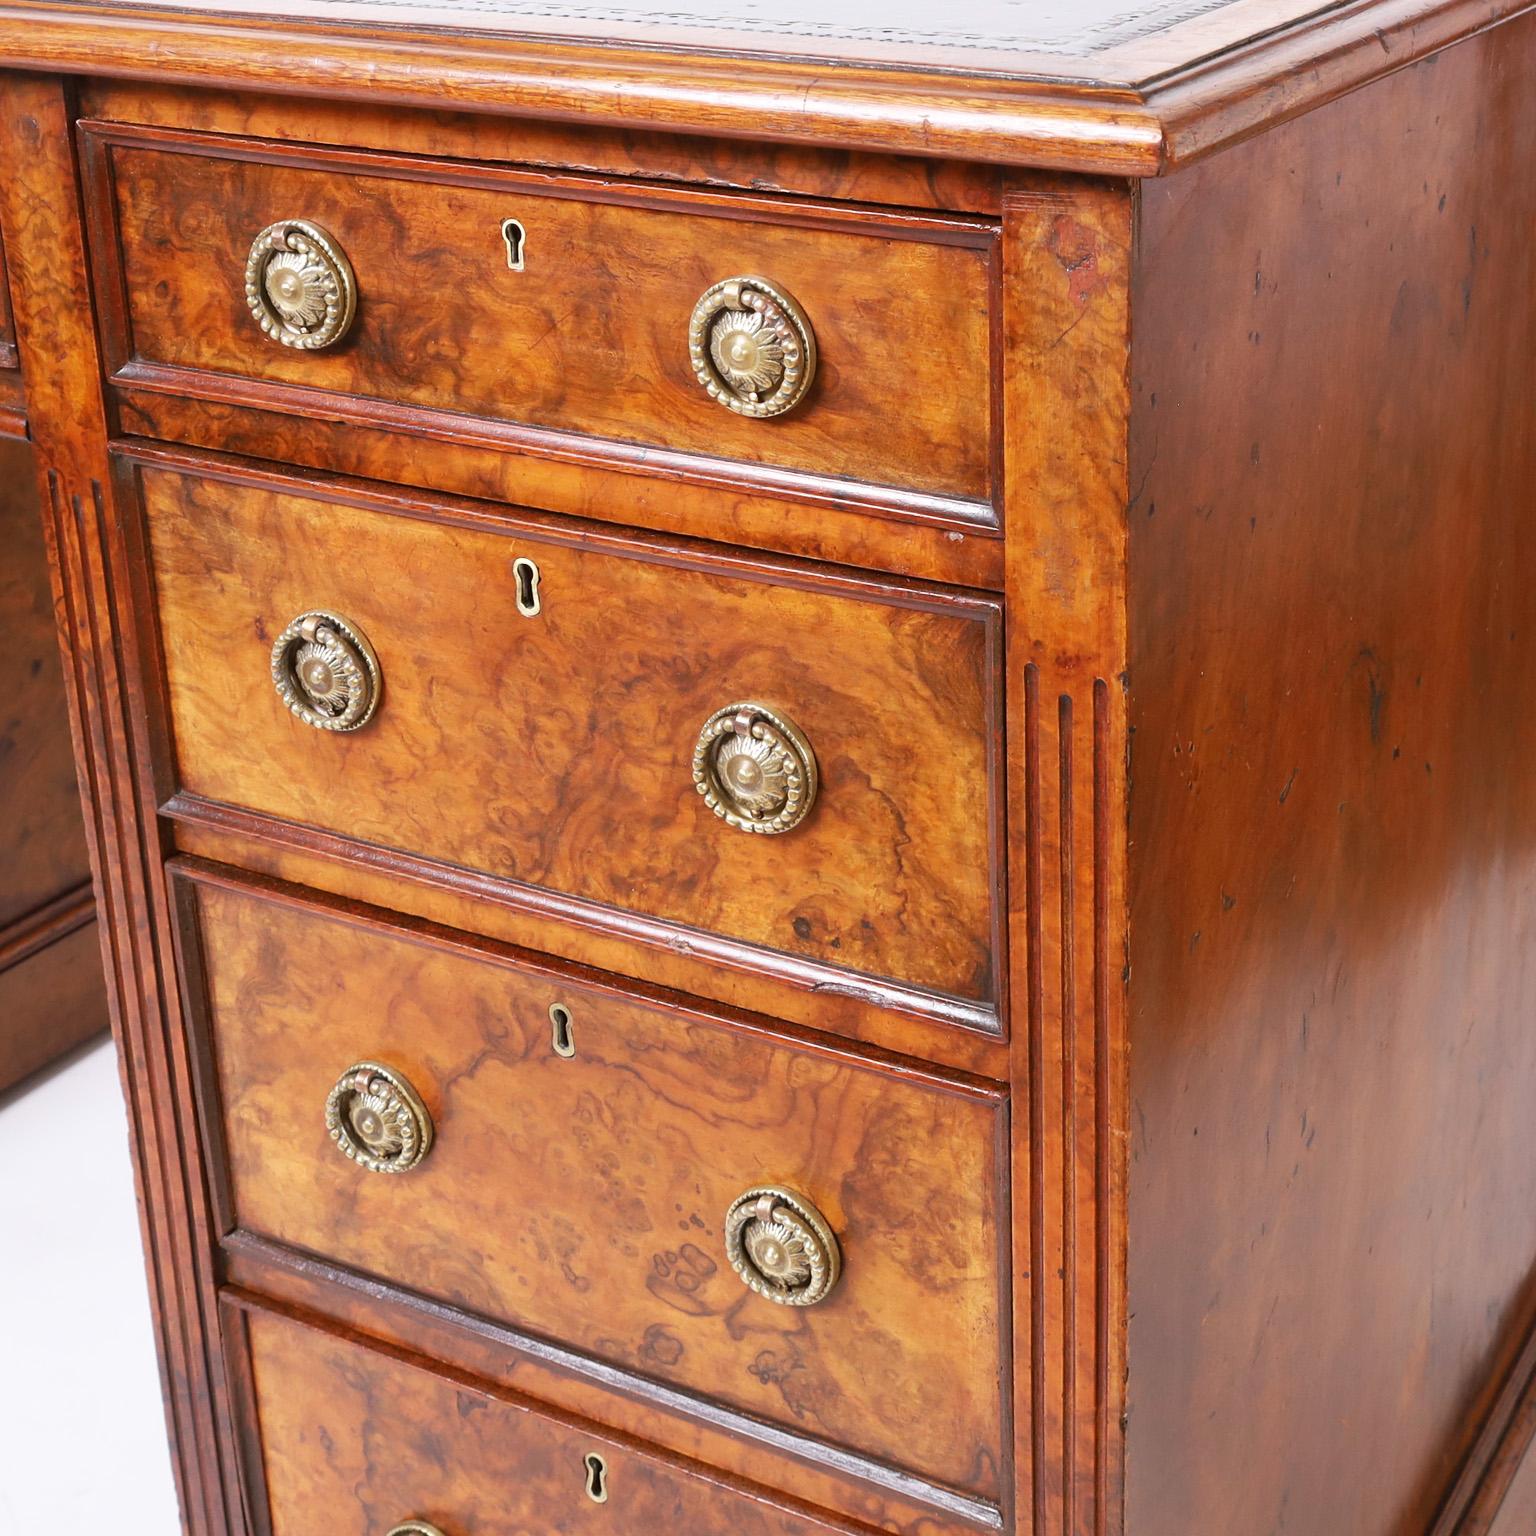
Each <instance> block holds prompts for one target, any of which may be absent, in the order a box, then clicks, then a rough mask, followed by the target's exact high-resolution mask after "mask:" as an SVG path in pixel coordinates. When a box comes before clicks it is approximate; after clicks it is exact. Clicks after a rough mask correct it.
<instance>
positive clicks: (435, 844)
mask: <svg viewBox="0 0 1536 1536" xmlns="http://www.w3.org/2000/svg"><path fill="white" fill-rule="evenodd" d="M242 474H243V472H241V471H239V470H236V469H231V468H228V467H226V468H223V469H219V468H216V467H214V466H212V465H211V463H210V464H205V465H203V466H200V467H199V468H198V469H197V471H196V472H193V471H191V470H182V469H173V468H169V467H155V466H146V467H144V468H143V469H142V471H141V475H140V479H141V485H142V494H143V502H144V507H145V510H146V515H147V520H148V538H149V546H150V552H151V558H152V565H153V581H154V589H155V595H156V601H157V603H158V609H159V621H160V634H161V639H162V643H163V649H164V655H165V670H166V676H167V680H168V699H169V712H170V717H171V723H172V731H173V735H174V748H175V757H176V771H177V774H178V777H179V784H180V788H181V790H182V791H183V792H184V793H186V794H190V795H193V796H196V797H200V798H201V799H202V800H205V801H216V802H220V803H222V804H226V805H232V806H238V807H247V808H250V809H252V810H254V811H256V812H260V813H263V814H265V815H267V816H269V817H272V818H280V819H281V821H282V822H283V823H284V824H285V825H286V824H290V823H291V824H299V825H302V826H305V827H309V828H316V829H321V830H323V831H324V832H325V833H327V834H332V835H334V836H335V837H337V838H343V839H346V840H348V844H349V846H362V845H367V846H371V847H375V848H387V849H392V850H400V851H402V853H404V854H409V855H413V856H420V857H422V858H425V859H428V860H430V861H433V862H432V863H431V866H430V868H429V869H427V870H426V871H425V873H424V875H423V878H433V879H441V880H444V881H450V882H451V881H455V880H458V881H460V882H462V881H463V880H464V879H466V878H468V877H467V876H465V875H462V874H459V873H456V871H472V872H475V873H476V877H477V878H479V877H482V876H484V877H492V878H493V879H494V881H496V882H499V885H498V887H497V888H498V889H505V890H508V891H513V892H522V893H523V898H522V899H527V900H534V899H537V900H540V901H543V902H545V903H546V904H550V903H555V902H556V901H557V897H558V903H557V904H558V905H559V906H560V907H561V910H562V911H564V912H566V913H567V914H570V915H572V917H573V920H578V921H580V922H582V923H585V924H588V925H590V926H592V927H596V928H601V929H605V930H607V931H622V932H623V933H625V934H626V935H631V936H634V937H636V938H637V941H639V940H643V941H644V942H646V943H648V944H653V945H659V946H662V947H664V948H682V949H687V950H690V951H697V950H701V949H708V948H710V946H713V952H714V953H716V954H718V956H719V957H720V958H721V959H723V960H724V961H725V962H726V963H730V964H732V965H736V966H739V967H741V968H743V969H746V970H756V971H759V972H763V973H766V974H770V975H773V976H780V977H788V978H790V979H791V980H794V981H796V982H797V983H799V984H803V985H805V986H807V987H818V988H824V989H828V990H838V989H841V990H842V991H844V992H850V993H857V994H859V995H861V996H869V997H871V998H873V999H876V1000H880V999H885V1000H888V1001H889V1002H890V1003H891V1005H892V1006H898V1007H902V1008H908V1009H910V1010H912V1011H916V1012H920V1013H923V1012H925V1013H927V1014H929V1015H931V1016H935V1017H938V1018H941V1019H943V1020H946V1021H953V1022H957V1023H960V1024H964V1025H968V1026H971V1027H974V1028H977V1029H985V1030H989V1031H993V1032H996V1030H997V1029H998V1022H997V1019H998V992H999V978H998V974H997V969H996V962H995V956H997V955H998V953H999V952H1000V945H999V943H998V939H997V932H998V928H999V926H1000V922H1001V916H1000V900H999V892H1000V886H1001V878H1000V873H999V869H998V850H997V846H996V842H997V826H998V823H999V819H1000V812H999V809H998V798H999V796H998V789H999V784H1000V778H1001V774H1000V766H999V762H998V753H999V742H998V734H999V718H1000V713H1001V706H1000V702H999V698H998V684H999V673H1000V662H999V655H998V652H999V642H1000V635H1001V620H1000V608H999V605H998V604H997V603H996V602H994V601H993V600H992V599H990V598H983V597H976V596H970V595H965V594H957V593H954V592H950V591H946V590H944V589H939V588H928V587H922V586H918V585H916V584H912V583H901V582H896V581H893V580H885V581H879V580H874V579H865V578H854V577H842V576H836V577H834V576H830V575H827V574H825V573H823V572H821V571H819V570H817V569H815V568H812V567H807V566H802V565H797V564H791V563H789V562H778V561H772V560H768V559H754V558H751V557H747V556H743V555H738V554H732V553H730V552H725V551H718V550H712V549H710V548H709V547H707V546H693V545H687V546H685V545H681V544H667V543H661V542H656V541H647V540H641V539H638V538H633V539H624V538H619V537H617V536H614V535H612V534H610V533H604V532H599V531H598V530H597V529H595V528H593V527H591V526H590V525H577V524H570V525H561V526H560V527H558V528H557V527H555V526H553V525H551V524H550V523H549V522H548V521H547V520H540V519H535V518H531V517H523V518H521V519H519V518H517V517H516V516H514V515H512V514H507V515H505V516H503V515H500V514H497V513H494V512H490V511H487V510H485V509H479V508H476V507H473V506H471V505H469V504H462V503H436V502H427V501H424V500H422V499H421V498H407V497H404V496H397V495H392V494H389V493H382V492H378V493H375V492H369V491H367V490H365V489H363V488H360V487H353V488H350V489H349V490H342V489H336V488H329V489H327V488H322V487H319V486H311V487H305V486H300V485H295V484H294V483H293V482H290V481H287V480H280V479H277V478H275V477H266V478H262V477H260V476H256V475H245V476H244V477H243V478H242ZM520 562H526V563H520ZM535 608H536V609H537V611H536V612H535V611H534V609H535ZM315 611H321V612H326V613H331V614H333V615H335V617H336V619H337V620H338V621H344V622H345V623H346V625H348V626H349V627H350V631H351V632H352V633H353V634H354V635H355V636H361V637H362V638H363V639H364V640H366V641H367V643H368V645H369V646H370V648H371V650H372V652H373V654H374V656H375V657H376V662H377V668H378V672H379V676H380V679H381V680H380V682H379V685H378V690H377V697H378V707H377V709H376V712H375V713H374V714H373V715H372V717H371V718H370V719H368V721H367V723H366V724H364V725H363V726H362V727H361V728H360V729H356V730H352V731H337V730H328V729H315V728H313V727H312V726H311V725H309V724H306V723H304V721H303V720H301V719H300V718H299V717H298V716H296V715H295V714H294V713H292V712H290V709H289V708H288V707H285V704H284V702H283V700H282V698H281V697H280V696H279V693H278V691H277V689H276V688H275V687H274V679H273V671H272V656H273V654H274V648H275V647H279V646H280V645H286V646H287V649H286V651H285V652H283V654H284V655H286V656H287V657H288V661H289V664H290V665H291V664H292V663H293V662H294V661H295V660H296V659H297V658H298V656H299V654H300V652H301V651H302V650H303V646H304V642H303V641H302V640H301V639H300V638H299V637H298V636H297V634H296V632H294V631H293V630H292V628H291V625H292V621H294V620H295V619H296V618H298V617H300V616H301V615H304V614H306V613H309V612H315ZM331 632H332V633H334V634H336V635H338V636H339V635H340V634H341V631H340V630H339V629H336V630H333V631H331ZM285 635H288V636H289V640H288V641H287V642H285V641H284V640H283V637H284V636H285ZM356 654H357V655H361V654H362V653H361V652H357V653H356ZM333 681H334V679H333ZM291 692H292V687H291V686H290V693H291ZM735 706H741V708H740V709H739V710H738V709H737V708H736V707H735ZM722 711H723V712H725V713H723V714H722ZM738 714H745V715H746V716H747V717H748V718H749V720H750V721H751V722H754V723H753V724H750V725H749V726H746V727H744V728H743V729H744V730H745V732H746V734H745V735H738V733H737V731H736V727H735V720H736V716H737V715H738ZM775 720H777V721H778V722H780V724H781V725H782V730H781V729H780V728H779V727H778V726H775V725H774V724H773V722H774V721H775ZM712 721H713V722H714V724H713V725H711V723H710V722H712ZM754 732H756V733H757V734H753V733H754ZM706 738H707V739H706ZM701 741H703V742H704V745H703V748H702V752H701V746H700V744H701ZM813 764H814V783H813V782H812V765H813ZM754 774H756V775H760V777H759V778H758V779H757V780H756V781H755V787H754V783H748V782H747V781H746V780H745V779H744V780H742V781H741V783H740V784H739V785H737V784H734V781H732V786H733V787H727V785H726V781H727V780H729V779H731V776H739V775H746V776H747V779H751V778H752V776H753V775H754ZM699 781H702V782H703V783H704V785H705V788H706V789H707V790H708V791H709V793H708V794H701V793H700V792H699V790H698V787H697V783H698V782H699ZM797 786H798V787H797ZM711 801H713V802H714V803H715V805H716V806H717V807H718V808H719V809H720V810H722V811H730V810H731V807H732V806H733V805H734V806H735V807H737V810H735V811H731V814H732V815H733V816H736V817H737V819H738V820H741V821H743V822H744V823H748V824H750V825H753V826H761V827H767V826H771V825H783V824H784V823H785V822H786V821H787V820H789V819H792V817H793V816H794V815H797V814H799V813H800V811H802V810H803V811H805V812H806V814H805V815H804V818H803V819H802V820H801V821H800V822H799V823H798V825H795V826H793V827H792V829H790V830H787V831H783V832H781V833H779V834H778V835H762V834H761V832H759V831H747V830H742V828H741V827H739V826H737V825H733V824H732V823H731V822H730V821H729V820H727V819H724V818H723V817H722V816H721V815H717V814H714V812H713V811H712V809H711ZM754 806H755V807H758V808H760V809H763V810H764V812H765V815H764V818H763V819H762V820H761V821H760V822H753V821H751V818H750V816H749V815H747V814H745V812H746V811H747V810H750V808H751V807H754ZM774 808H777V810H775V809H774ZM768 811H774V814H772V815H769V814H766V813H767V812H768ZM530 892H532V893H534V894H533V895H529V894H528V893H530ZM700 935H705V936H711V935H712V936H715V937H713V938H709V937H700Z"/></svg>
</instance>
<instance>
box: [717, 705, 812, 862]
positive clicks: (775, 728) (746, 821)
mask: <svg viewBox="0 0 1536 1536" xmlns="http://www.w3.org/2000/svg"><path fill="white" fill-rule="evenodd" d="M693 782H694V787H695V788H696V789H697V790H698V792H699V793H700V794H701V795H703V797H704V803H705V804H706V805H707V806H708V807H709V808H710V810H712V811H713V812H714V813H715V815H716V816H718V817H720V819H721V820H722V821H725V822H727V823H729V825H731V826H733V827H736V828H738V829H739V830H741V831H743V832H767V833H775V832H788V831H789V830H790V829H791V828H792V827H797V826H799V825H800V823H801V822H802V821H804V820H805V818H806V817H807V816H808V815H809V814H810V811H811V807H812V805H814V804H815V802H816V788H817V777H816V754H815V753H814V752H812V751H811V744H810V742H809V741H807V740H806V739H805V736H804V734H803V733H802V732H801V730H800V729H799V727H798V726H796V725H795V723H794V721H792V720H788V719H786V718H785V717H784V716H783V715H780V714H777V713H776V712H775V711H773V710H772V709H770V708H769V707H768V706H767V705H766V704H754V703H750V702H745V703H739V704H727V705H726V706H725V708H724V709H717V710H716V711H715V713H714V714H712V715H711V716H710V717H709V719H708V720H706V721H705V722H704V728H703V730H701V731H700V732H699V739H698V742H697V744H696V745H695V746H694V749H693Z"/></svg>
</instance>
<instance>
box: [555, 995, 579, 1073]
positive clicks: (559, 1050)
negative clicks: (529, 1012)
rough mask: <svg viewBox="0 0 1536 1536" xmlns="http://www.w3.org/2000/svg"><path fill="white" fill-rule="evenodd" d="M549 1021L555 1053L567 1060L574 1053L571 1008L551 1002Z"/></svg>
mask: <svg viewBox="0 0 1536 1536" xmlns="http://www.w3.org/2000/svg"><path fill="white" fill-rule="evenodd" d="M549 1022H550V1024H551V1025H552V1026H553V1029H554V1044H555V1055H556V1056H564V1057H565V1058H566V1059H567V1060H569V1059H570V1058H571V1057H572V1056H574V1055H575V1054H576V1037H575V1035H574V1034H573V1033H572V1032H571V1010H570V1009H569V1008H567V1007H566V1006H565V1004H564V1003H554V1004H552V1005H551V1007H550V1010H549Z"/></svg>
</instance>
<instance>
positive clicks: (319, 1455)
mask: <svg viewBox="0 0 1536 1536" xmlns="http://www.w3.org/2000/svg"><path fill="white" fill-rule="evenodd" d="M226 1316H229V1314H228V1313H226ZM235 1316H236V1317H238V1318H239V1319H240V1324H237V1325H235V1326H233V1327H232V1328H231V1332H232V1333H233V1334H234V1335H235V1337H236V1338H237V1339H239V1340H240V1341H241V1344H244V1346H245V1348H247V1349H248V1351H249V1355H248V1359H249V1369H250V1381H251V1389H252V1396H253V1398H254V1403H255V1419H256V1427H257V1428H259V1431H260V1434H261V1442H262V1449H261V1453H260V1460H259V1461H258V1462H257V1465H258V1467H259V1468H264V1470H265V1481H266V1490H265V1498H264V1499H263V1500H262V1506H264V1507H258V1509H257V1512H256V1514H255V1516H254V1520H253V1529H254V1532H255V1533H256V1536H266V1533H267V1532H269V1531H270V1532H271V1533H272V1536H332V1533H333V1532H335V1531H336V1529H337V1527H338V1523H339V1522H346V1523H347V1528H348V1529H351V1528H353V1524H354V1523H355V1522H356V1521H359V1520H361V1521H364V1522H366V1526H365V1528H366V1529H367V1530H369V1531H379V1532H383V1531H386V1530H388V1529H390V1528H391V1527H393V1526H394V1525H396V1524H398V1523H400V1522H401V1521H404V1520H407V1519H415V1520H427V1521H431V1522H432V1523H433V1524H435V1525H437V1526H439V1527H440V1528H441V1529H442V1530H444V1531H445V1532H452V1533H454V1536H476V1533H478V1532H482V1531H483V1532H490V1531H496V1530H507V1529H512V1528H516V1527H521V1528H522V1529H526V1530H533V1529H538V1530H540V1531H548V1532H550V1533H552V1536H554V1533H558V1536H584V1533H593V1536H596V1533H599V1532H609V1531H613V1530H632V1531H662V1530H675V1531H679V1532H682V1531H686V1532H689V1533H690V1536H822V1533H827V1536H830V1533H832V1532H837V1531H842V1532H848V1533H850V1536H852V1532H853V1528H852V1527H850V1526H847V1525H844V1524H842V1523H841V1522H839V1523H836V1524H833V1523H829V1522H826V1521H823V1520H819V1519H816V1518H815V1517H813V1516H812V1515H810V1514H809V1513H808V1512H804V1511H802V1510H798V1509H796V1508H795V1506H794V1505H793V1503H790V1502H788V1501H784V1500H780V1499H775V1498H772V1497H770V1496H767V1495H765V1494H764V1493H763V1491H762V1490H760V1489H754V1488H751V1487H742V1486H740V1485H734V1486H733V1485H732V1484H731V1483H730V1482H728V1481H725V1480H723V1479H722V1478H720V1477H719V1475H718V1474H715V1473H711V1472H710V1471H708V1470H707V1469H706V1468H704V1467H700V1466H697V1465H690V1464H689V1463H687V1462H681V1461H678V1460H675V1459H666V1458H662V1457H659V1456H656V1455H653V1454H647V1452H646V1451H645V1450H644V1449H643V1448H641V1447H640V1446H637V1445H634V1444H633V1443H630V1442H627V1441H624V1440H617V1439H614V1438H613V1437H612V1436H610V1435H607V1434H603V1433H600V1432H597V1431H595V1430H593V1428H592V1427H591V1426H589V1425H586V1424H583V1423H582V1422H580V1421H579V1420H572V1419H569V1418H565V1417H554V1416H551V1415H549V1414H546V1413H541V1412H540V1411H539V1410H538V1409H537V1408H536V1407H535V1406H534V1405H533V1404H531V1403H530V1402H528V1400H527V1399H525V1398H519V1397H516V1396H513V1395H511V1394H508V1393H504V1392H496V1391H492V1390H490V1389H487V1388H485V1387H482V1386H480V1385H478V1384H476V1383H474V1382H472V1381H470V1380H467V1379H465V1378H463V1377H460V1376H455V1375H454V1374H452V1373H451V1372H448V1371H445V1370H444V1369H443V1368H442V1367H438V1366H433V1365H431V1364H430V1363H429V1362H427V1361H424V1360H412V1359H410V1358H409V1357H406V1356H402V1355H400V1354H399V1353H397V1352H394V1351H387V1352H386V1351H385V1350H382V1349H364V1348H363V1347H362V1346H361V1345H359V1344H357V1343H355V1342H352V1341H350V1340H348V1339H346V1338H344V1337H340V1336H338V1335H336V1334H334V1333H331V1332H328V1331H322V1330H321V1329H319V1328H316V1327H314V1326H312V1325H309V1324H307V1323H303V1322H298V1321H294V1320H291V1319H289V1318H286V1317H283V1316H281V1315H279V1314H276V1313H273V1312H269V1311H266V1310H260V1309H250V1310H248V1311H245V1312H244V1313H240V1314H235ZM242 1325H243V1326H242ZM236 1347H237V1348H238V1347H241V1346H240V1344H237V1345H236ZM321 1426H327V1427H321ZM329 1426H334V1427H333V1428H332V1427H329ZM594 1455H595V1456H598V1457H600V1458H601V1460H602V1462H603V1472H604V1476H603V1480H602V1483H601V1485H600V1489H599V1491H600V1492H601V1493H602V1494H603V1499H602V1502H601V1503H598V1502H595V1501H594V1500H593V1499H592V1498H591V1497H589V1496H588V1492H587V1489H588V1486H589V1483H588V1479H589V1470H588V1466H587V1458H588V1457H589V1456H594ZM254 1459H255V1457H254V1456H253V1460H254ZM258 1475H259V1473H258ZM509 1522H516V1526H509Z"/></svg>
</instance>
